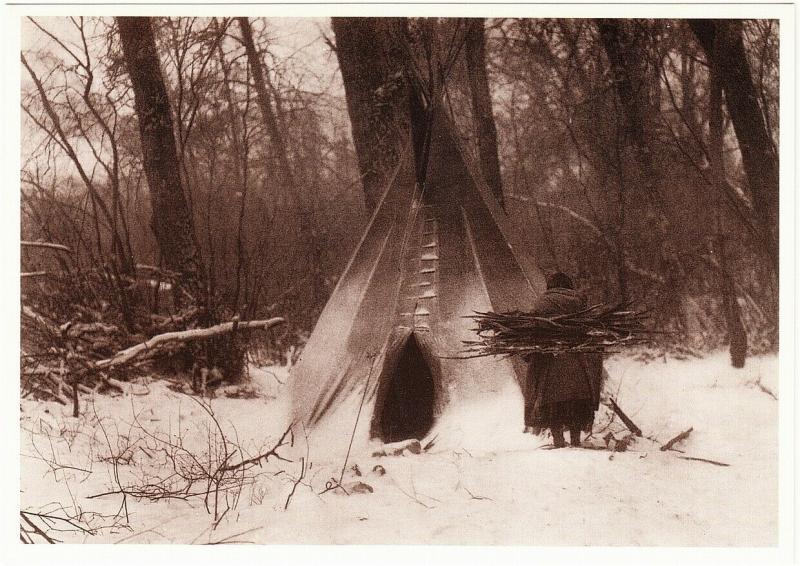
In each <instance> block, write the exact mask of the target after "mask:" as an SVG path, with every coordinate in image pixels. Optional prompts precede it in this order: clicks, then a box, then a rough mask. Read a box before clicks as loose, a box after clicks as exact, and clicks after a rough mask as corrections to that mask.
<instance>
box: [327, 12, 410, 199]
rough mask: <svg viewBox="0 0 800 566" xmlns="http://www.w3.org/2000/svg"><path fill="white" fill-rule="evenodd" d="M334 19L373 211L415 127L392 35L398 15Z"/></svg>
mask: <svg viewBox="0 0 800 566" xmlns="http://www.w3.org/2000/svg"><path fill="white" fill-rule="evenodd" d="M332 23H333V33H334V35H335V37H336V56H337V58H338V59H339V68H340V70H341V72H342V80H343V81H344V90H345V95H346V98H347V112H348V114H349V115H350V124H351V127H352V131H353V143H354V145H355V148H356V154H357V156H358V167H359V170H360V172H361V180H362V184H363V187H364V201H365V205H366V210H367V213H370V214H371V213H372V211H373V210H375V207H376V205H377V204H378V202H379V200H380V198H381V196H382V195H383V192H384V191H385V189H386V186H387V184H388V182H389V180H390V176H391V174H392V172H393V170H394V168H395V166H396V165H397V163H398V161H399V158H400V154H401V152H402V149H403V148H402V147H401V144H402V140H403V139H405V137H406V136H407V135H408V131H409V128H410V125H409V117H408V114H409V113H408V88H407V86H406V85H405V82H404V80H403V76H404V69H405V65H404V63H403V61H402V59H401V56H400V54H399V53H398V49H397V47H398V46H397V45H395V44H393V43H394V42H393V39H392V37H391V30H392V29H393V28H397V27H398V20H397V19H396V18H333V20H332Z"/></svg>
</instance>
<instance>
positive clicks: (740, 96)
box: [689, 20, 779, 275]
mask: <svg viewBox="0 0 800 566" xmlns="http://www.w3.org/2000/svg"><path fill="white" fill-rule="evenodd" d="M689 26H690V27H691V28H692V31H693V32H694V34H695V36H696V37H697V40H698V42H699V43H700V45H701V46H702V47H703V50H704V51H705V53H706V57H707V59H708V60H709V61H713V59H714V49H715V48H714V45H715V43H716V42H718V43H719V44H718V49H719V58H718V61H716V64H717V65H718V66H719V78H720V81H721V83H722V89H723V90H724V92H725V102H726V106H727V108H728V113H729V114H730V117H731V122H732V123H733V129H734V131H735V132H736V139H737V140H738V142H739V151H740V152H741V154H742V164H743V165H744V170H745V174H746V175H747V181H748V185H749V187H750V193H751V195H752V200H753V209H754V213H755V216H756V219H757V222H758V224H759V227H760V232H761V238H762V246H763V247H764V249H765V250H766V252H767V255H768V257H769V259H770V261H771V263H772V266H773V268H774V270H775V274H776V275H777V273H778V192H779V191H778V156H777V155H775V152H774V151H773V146H772V142H771V140H770V137H769V134H768V133H767V127H766V124H765V122H764V116H763V114H762V112H761V108H760V107H759V105H758V95H757V93H756V89H755V87H754V86H753V79H752V73H751V71H750V64H749V63H748V61H747V54H746V52H745V49H744V42H743V40H742V24H741V21H738V20H689ZM712 64H713V63H712Z"/></svg>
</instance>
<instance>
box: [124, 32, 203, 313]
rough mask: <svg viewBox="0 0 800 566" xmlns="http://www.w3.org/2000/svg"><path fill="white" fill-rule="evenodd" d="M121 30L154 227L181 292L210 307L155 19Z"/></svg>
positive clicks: (159, 244) (162, 253) (163, 257)
mask: <svg viewBox="0 0 800 566" xmlns="http://www.w3.org/2000/svg"><path fill="white" fill-rule="evenodd" d="M117 24H118V26H119V35H120V39H121V40H122V50H123V53H124V56H125V63H126V66H127V68H128V74H129V75H130V78H131V84H132V86H133V93H134V100H135V108H136V115H137V117H138V119H139V133H140V135H141V146H142V157H143V164H144V170H145V176H146V178H147V185H148V188H149V190H150V200H151V205H152V209H153V213H152V214H153V216H152V221H151V226H152V229H153V232H154V233H155V236H156V240H157V242H158V246H159V250H160V252H161V258H162V261H163V262H164V266H165V267H166V268H167V269H168V270H170V271H175V272H177V273H179V274H180V286H181V288H182V289H183V290H185V291H186V292H187V293H188V294H189V295H191V297H192V298H193V299H194V302H195V303H196V304H198V305H201V306H205V303H206V297H205V293H204V286H203V285H202V284H201V282H202V280H203V268H202V260H201V257H200V252H199V249H198V246H197V242H196V241H195V234H194V226H193V222H192V216H191V213H190V211H189V206H188V204H187V201H186V195H185V194H184V191H183V185H182V182H181V177H180V173H179V166H178V152H177V147H176V144H175V137H174V131H173V124H172V114H171V111H170V106H169V98H168V97H167V89H166V86H165V84H164V77H163V75H162V73H161V67H160V65H159V59H158V52H157V51H156V42H155V36H154V34H153V28H152V26H151V22H150V18H143V17H118V18H117ZM178 300H179V302H181V301H182V299H181V298H179V299H178Z"/></svg>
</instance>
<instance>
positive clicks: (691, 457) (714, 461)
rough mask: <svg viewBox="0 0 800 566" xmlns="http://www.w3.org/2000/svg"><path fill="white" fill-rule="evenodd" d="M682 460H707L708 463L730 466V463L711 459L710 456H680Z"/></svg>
mask: <svg viewBox="0 0 800 566" xmlns="http://www.w3.org/2000/svg"><path fill="white" fill-rule="evenodd" d="M678 458H680V459H681V460H691V461H693V462H705V463H707V464H714V465H715V466H722V467H725V468H727V467H729V466H730V464H726V463H725V462H718V461H716V460H709V459H708V458H698V457H697V456H678Z"/></svg>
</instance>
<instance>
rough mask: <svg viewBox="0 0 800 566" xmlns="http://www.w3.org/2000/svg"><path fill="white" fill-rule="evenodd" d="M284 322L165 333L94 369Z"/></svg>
mask: <svg viewBox="0 0 800 566" xmlns="http://www.w3.org/2000/svg"><path fill="white" fill-rule="evenodd" d="M284 322H286V320H284V319H283V318H281V317H275V318H270V319H268V320H247V321H242V322H240V321H234V322H224V323H222V324H218V325H216V326H211V327H209V328H193V329H191V330H182V331H177V332H165V333H164V334H159V335H157V336H153V337H152V338H150V339H149V340H147V341H145V342H142V343H141V344H136V345H135V346H131V347H130V348H126V349H125V350H122V351H120V352H117V353H116V354H114V355H113V356H112V357H110V358H108V359H105V360H100V361H99V362H97V363H96V364H95V365H94V369H107V368H111V367H115V366H119V365H122V364H126V363H129V362H130V361H132V360H133V359H135V358H137V357H138V356H140V355H141V354H144V353H146V352H149V351H151V350H153V349H154V348H158V347H160V346H163V345H164V344H168V343H172V342H192V341H194V340H205V339H208V338H213V337H214V336H219V335H221V334H227V333H229V332H231V331H233V330H234V328H235V329H236V330H237V331H240V330H259V329H261V330H267V329H269V328H272V327H273V326H277V325H279V324H283V323H284Z"/></svg>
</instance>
